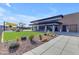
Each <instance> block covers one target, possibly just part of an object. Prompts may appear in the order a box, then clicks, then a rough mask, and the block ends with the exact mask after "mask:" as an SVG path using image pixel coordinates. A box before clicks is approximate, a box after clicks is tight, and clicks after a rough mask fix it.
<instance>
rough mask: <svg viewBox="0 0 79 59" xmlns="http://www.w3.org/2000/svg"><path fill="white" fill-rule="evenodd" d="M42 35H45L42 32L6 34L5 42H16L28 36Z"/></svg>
mask: <svg viewBox="0 0 79 59" xmlns="http://www.w3.org/2000/svg"><path fill="white" fill-rule="evenodd" d="M40 34H44V33H42V32H33V31H24V32H4V37H3V39H4V42H7V41H14V40H16V39H17V38H20V37H22V36H26V37H29V36H30V35H35V36H36V35H40Z"/></svg>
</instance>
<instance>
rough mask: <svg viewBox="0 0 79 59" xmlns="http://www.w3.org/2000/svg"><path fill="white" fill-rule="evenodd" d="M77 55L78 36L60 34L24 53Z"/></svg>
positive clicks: (78, 48) (78, 52)
mask: <svg viewBox="0 0 79 59" xmlns="http://www.w3.org/2000/svg"><path fill="white" fill-rule="evenodd" d="M77 54H78V55H79V37H78V36H67V35H60V36H58V37H56V38H54V39H52V40H50V41H49V42H47V43H45V44H42V45H41V46H39V47H37V48H34V49H32V50H31V51H28V52H26V53H24V55H77Z"/></svg>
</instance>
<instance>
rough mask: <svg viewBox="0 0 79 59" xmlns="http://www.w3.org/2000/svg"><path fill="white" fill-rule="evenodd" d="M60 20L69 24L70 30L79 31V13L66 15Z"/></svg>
mask: <svg viewBox="0 0 79 59" xmlns="http://www.w3.org/2000/svg"><path fill="white" fill-rule="evenodd" d="M59 22H62V23H63V25H68V29H69V31H70V32H79V13H73V14H68V15H64V17H63V19H61V20H60V21H59Z"/></svg>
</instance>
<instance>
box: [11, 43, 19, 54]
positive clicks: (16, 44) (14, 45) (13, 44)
mask: <svg viewBox="0 0 79 59" xmlns="http://www.w3.org/2000/svg"><path fill="white" fill-rule="evenodd" d="M19 46H20V45H19V43H11V44H10V46H9V52H10V53H13V52H16V50H17V49H18V48H19Z"/></svg>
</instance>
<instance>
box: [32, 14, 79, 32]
mask: <svg viewBox="0 0 79 59" xmlns="http://www.w3.org/2000/svg"><path fill="white" fill-rule="evenodd" d="M31 26H32V30H33V31H41V32H47V31H51V32H79V13H72V14H68V15H57V16H52V17H48V18H44V19H39V20H35V21H31Z"/></svg>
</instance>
